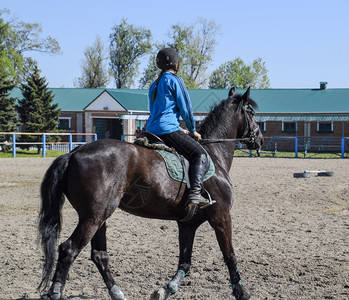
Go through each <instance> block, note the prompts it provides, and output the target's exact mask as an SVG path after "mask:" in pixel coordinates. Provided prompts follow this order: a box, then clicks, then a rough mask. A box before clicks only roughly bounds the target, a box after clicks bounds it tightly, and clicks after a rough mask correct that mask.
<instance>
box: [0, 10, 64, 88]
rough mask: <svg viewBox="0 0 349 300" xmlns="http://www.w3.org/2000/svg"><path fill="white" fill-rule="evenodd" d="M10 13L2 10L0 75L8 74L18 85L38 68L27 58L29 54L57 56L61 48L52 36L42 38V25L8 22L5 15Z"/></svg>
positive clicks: (0, 24)
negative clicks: (30, 72)
mask: <svg viewBox="0 0 349 300" xmlns="http://www.w3.org/2000/svg"><path fill="white" fill-rule="evenodd" d="M9 13H10V12H9V10H0V65H1V67H2V68H1V69H2V70H1V71H0V73H1V72H6V73H7V76H9V77H10V78H12V80H14V81H15V84H17V83H18V82H20V81H22V80H23V79H24V78H25V77H26V74H28V73H27V72H28V71H33V70H34V68H35V66H36V62H35V61H34V60H33V59H32V58H30V57H26V56H25V55H26V54H27V53H30V52H33V51H34V52H41V53H49V54H57V53H60V47H59V43H58V42H57V40H56V39H54V38H52V37H50V36H48V37H45V38H41V33H42V26H41V25H40V24H38V23H25V22H18V23H15V22H13V21H8V20H6V19H5V15H6V14H9Z"/></svg>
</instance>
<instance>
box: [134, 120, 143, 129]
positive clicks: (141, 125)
mask: <svg viewBox="0 0 349 300" xmlns="http://www.w3.org/2000/svg"><path fill="white" fill-rule="evenodd" d="M135 127H136V128H137V127H139V128H140V129H141V130H143V128H144V127H145V121H143V120H136V121H135Z"/></svg>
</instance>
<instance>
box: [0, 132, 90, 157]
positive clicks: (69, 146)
mask: <svg viewBox="0 0 349 300" xmlns="http://www.w3.org/2000/svg"><path fill="white" fill-rule="evenodd" d="M0 134H1V135H8V136H10V137H11V141H7V142H5V143H1V144H2V145H6V146H11V147H12V156H13V157H16V156H17V146H20V145H28V146H30V145H37V146H41V149H42V156H46V151H47V150H53V148H56V149H58V148H59V147H61V149H64V151H62V152H70V151H72V150H73V149H74V148H75V147H77V146H79V145H82V144H84V143H85V142H79V143H77V142H74V143H73V136H74V135H77V136H92V137H93V138H94V140H95V141H96V140H97V134H96V133H37V132H35V133H31V132H0ZM18 135H37V136H39V137H40V136H41V142H39V141H38V142H17V136H18ZM53 135H54V136H69V142H57V143H48V142H47V136H53ZM30 148H31V147H30ZM33 148H34V147H33ZM55 151H60V150H55Z"/></svg>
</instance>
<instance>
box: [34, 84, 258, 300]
mask: <svg viewBox="0 0 349 300" xmlns="http://www.w3.org/2000/svg"><path fill="white" fill-rule="evenodd" d="M256 108H257V104H256V102H255V101H253V100H252V99H251V98H250V89H249V88H248V89H247V90H246V92H245V93H244V94H243V95H242V94H239V93H235V88H231V89H230V91H229V94H228V98H227V99H224V100H222V101H221V102H220V103H219V104H216V105H215V106H214V107H213V108H212V109H211V111H210V112H209V114H208V115H207V117H206V118H205V119H204V120H203V122H202V124H201V125H200V126H199V128H198V131H199V132H200V133H201V136H202V142H203V147H204V148H205V149H206V151H207V153H208V154H209V155H210V157H211V160H212V161H213V163H214V167H215V172H214V174H213V176H211V177H210V178H209V179H208V180H207V181H205V182H204V189H205V190H207V191H208V192H209V194H210V195H211V197H212V199H214V200H215V201H216V203H215V204H213V205H211V206H208V207H206V208H201V209H197V211H196V213H195V214H194V215H193V216H192V217H191V218H190V220H185V219H186V216H187V215H188V212H189V210H191V207H190V205H188V201H187V196H188V188H186V184H183V182H178V181H175V180H173V179H172V178H170V177H169V175H168V172H167V170H166V166H165V162H164V160H163V158H162V157H161V156H160V155H159V154H158V153H157V152H156V151H154V150H152V149H149V148H146V147H142V146H139V145H136V144H133V143H128V142H125V141H119V140H113V139H108V140H100V141H95V142H92V143H89V144H85V145H82V146H80V147H78V148H77V149H74V150H73V151H71V152H70V153H66V154H63V155H61V156H60V157H58V158H56V159H55V160H54V161H53V162H52V164H51V166H50V167H49V168H48V169H47V171H46V173H45V175H44V178H43V181H42V183H41V189H40V194H41V208H40V212H39V224H38V229H39V239H40V240H41V245H42V248H43V253H44V264H43V274H42V279H41V283H40V285H39V287H38V289H39V291H40V292H41V293H42V294H43V295H42V296H41V299H42V300H60V299H63V290H64V286H65V283H66V280H67V276H68V271H69V268H70V266H71V265H72V263H73V262H74V260H75V258H76V257H77V256H78V254H79V253H80V251H81V250H82V249H83V248H84V247H85V246H86V245H87V244H88V243H91V259H92V261H93V262H94V264H95V265H96V266H97V268H98V270H99V272H100V274H101V275H102V278H103V280H104V283H105V285H106V287H107V289H108V291H109V295H110V297H111V299H112V300H125V299H126V298H125V295H124V293H123V291H122V290H121V288H120V287H119V286H118V285H117V283H116V282H115V280H114V278H113V276H112V271H111V270H110V267H109V258H108V254H107V247H106V220H107V219H108V218H109V217H110V216H111V215H112V214H113V213H114V211H115V210H116V209H117V208H120V209H122V210H124V211H126V212H128V213H131V214H134V215H137V216H141V217H146V218H157V219H164V220H175V221H177V224H178V230H179V248H180V256H179V262H178V268H177V272H176V273H175V275H174V277H173V278H172V279H171V280H170V281H169V282H168V283H167V284H165V285H164V286H162V287H160V288H159V289H158V290H156V291H155V292H153V294H151V295H150V299H151V300H164V299H167V298H168V297H170V296H171V295H172V294H174V293H176V292H177V291H178V289H179V287H180V285H181V283H182V281H183V280H184V277H185V275H186V274H187V273H188V271H189V269H190V267H191V256H192V249H193V242H194V237H195V232H196V230H197V229H198V227H199V226H200V225H202V224H203V223H204V222H206V221H208V223H209V224H210V225H211V226H212V228H213V229H214V231H215V234H216V238H217V241H218V243H219V246H220V250H221V251H222V253H223V258H224V261H225V264H226V265H227V267H228V270H229V275H230V282H231V287H232V294H233V296H235V298H236V299H238V300H244V299H249V298H250V296H249V294H248V292H247V290H246V288H245V287H244V286H243V285H242V282H241V277H240V273H239V271H238V269H237V259H236V257H235V253H234V249H233V245H232V229H231V225H232V220H231V215H230V209H231V207H232V204H233V186H232V182H231V180H230V177H229V170H230V168H231V165H232V161H233V155H234V146H235V142H236V141H238V140H240V141H241V142H243V143H245V144H246V145H247V147H248V148H249V149H251V150H252V149H253V150H255V149H258V148H259V147H261V145H262V143H263V135H262V134H261V131H260V130H259V127H258V125H257V124H256V122H255V119H254V109H256ZM65 198H67V199H68V200H69V201H70V203H71V204H72V206H73V207H74V209H75V210H76V211H77V213H78V224H77V226H76V228H75V230H74V231H73V233H72V234H71V236H70V237H69V238H68V239H67V240H66V241H64V242H63V243H61V244H60V245H59V247H58V259H57V262H56V257H55V253H56V251H57V241H58V237H59V233H60V231H61V228H62V221H61V209H62V206H63V204H64V201H65ZM55 262H56V268H55V272H53V269H54V265H55ZM52 273H54V274H53V278H52V284H51V286H50V288H49V289H48V291H47V292H46V294H44V290H46V289H47V288H48V287H49V282H50V278H51V276H52Z"/></svg>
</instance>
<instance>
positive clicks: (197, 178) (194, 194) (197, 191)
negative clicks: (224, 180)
mask: <svg viewBox="0 0 349 300" xmlns="http://www.w3.org/2000/svg"><path fill="white" fill-rule="evenodd" d="M209 167H210V162H209V160H208V158H207V155H205V154H201V155H199V156H197V157H195V158H194V160H193V161H191V165H190V169H189V181H190V191H189V204H196V205H199V206H208V205H211V204H213V202H212V201H210V200H208V199H206V198H204V197H203V196H202V195H201V191H202V184H203V181H204V176H205V174H206V173H207V171H208V169H209Z"/></svg>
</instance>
